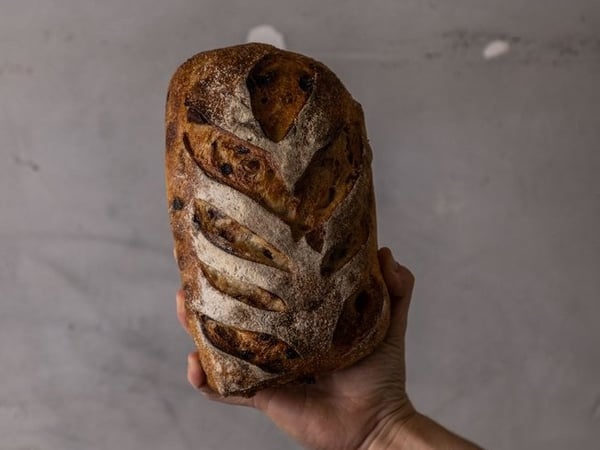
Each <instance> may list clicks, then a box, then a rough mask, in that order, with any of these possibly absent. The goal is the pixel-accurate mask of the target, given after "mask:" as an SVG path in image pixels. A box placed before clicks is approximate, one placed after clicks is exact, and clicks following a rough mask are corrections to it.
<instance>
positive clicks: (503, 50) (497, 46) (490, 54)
mask: <svg viewBox="0 0 600 450" xmlns="http://www.w3.org/2000/svg"><path fill="white" fill-rule="evenodd" d="M509 51H510V44H509V43H508V42H507V41H502V40H496V41H492V42H490V43H489V44H488V45H486V46H485V48H484V49H483V57H484V59H488V60H489V59H496V58H499V57H500V56H503V55H506V54H507V53H508V52H509Z"/></svg>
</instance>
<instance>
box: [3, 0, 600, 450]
mask: <svg viewBox="0 0 600 450" xmlns="http://www.w3.org/2000/svg"><path fill="white" fill-rule="evenodd" d="M249 3H250V4H252V7H251V8H250V7H249V6H247V5H248V4H249ZM300 3H301V4H300ZM342 5H344V6H342ZM1 9H2V14H1V15H0V135H1V136H2V144H1V147H0V149H1V152H2V153H1V156H2V159H1V161H2V162H1V164H0V214H1V216H0V217H1V220H0V380H2V383H1V384H0V448H2V449H11V450H12V449H20V450H25V449H28V450H33V449H60V450H70V449H73V450H80V449H94V450H95V449H117V448H118V449H122V450H129V449H132V450H133V449H140V448H146V449H165V448H169V449H173V450H179V449H193V448H202V449H207V450H212V449H234V448H248V449H250V448H252V449H254V448H255V449H262V448H297V447H296V446H295V445H294V444H292V443H290V442H289V441H288V440H287V438H286V437H284V436H283V435H282V434H281V433H280V432H278V431H277V430H276V429H275V428H274V427H273V426H272V425H270V423H268V421H267V420H266V419H264V418H263V417H262V416H260V415H259V414H258V413H256V412H254V411H250V410H245V409H236V408H232V407H225V406H221V405H216V404H212V403H208V402H206V401H203V400H202V399H201V398H200V396H198V395H196V394H195V393H194V392H193V391H192V390H191V389H190V388H188V386H187V385H186V382H185V375H184V371H185V354H186V352H187V351H188V350H190V349H191V347H192V346H191V342H190V341H189V340H188V338H187V337H186V336H185V335H184V333H183V331H181V330H180V329H179V327H178V325H177V322H176V320H175V314H174V300H173V296H174V292H175V289H176V287H177V284H178V274H177V272H176V268H175V265H174V263H173V262H172V258H171V237H170V234H169V230H168V223H167V215H166V208H165V202H164V193H163V190H164V183H163V167H162V166H163V124H162V120H163V104H164V99H165V93H166V86H167V83H168V80H169V78H170V76H171V73H172V72H173V71H174V69H175V68H176V67H177V65H179V63H181V62H182V61H183V60H184V59H186V58H187V57H188V56H190V55H192V54H193V53H195V52H197V51H200V50H204V49H209V48H212V47H220V46H225V45H229V44H234V43H237V42H240V41H243V40H244V39H245V36H246V32H247V30H248V29H249V28H250V27H252V26H255V25H258V24H260V23H263V22H267V23H271V24H273V25H275V26H276V27H277V28H279V29H280V30H281V31H283V32H284V33H285V36H286V39H287V42H288V47H289V48H291V49H293V50H297V51H300V52H305V53H308V54H310V55H313V56H314V57H316V58H318V59H320V60H322V61H323V62H325V63H326V64H328V65H329V66H330V67H331V68H332V69H334V70H336V71H337V72H338V73H339V75H340V77H341V78H342V79H343V80H344V81H345V83H346V84H347V86H348V88H349V89H350V90H351V92H353V94H354V95H355V97H356V98H357V99H358V100H359V101H361V103H362V104H363V105H364V107H365V111H366V115H367V119H368V127H369V132H370V137H371V141H372V144H373V148H374V150H375V162H374V165H375V176H376V180H377V182H376V183H377V184H376V189H377V196H378V202H379V203H378V208H379V221H380V241H381V243H382V244H386V245H389V246H391V247H392V248H393V249H394V250H395V251H396V255H397V257H398V258H399V259H401V260H402V261H403V262H404V263H405V264H407V265H409V266H410V267H411V268H412V269H413V271H414V272H415V274H416V277H417V283H418V285H417V289H416V292H415V299H414V303H413V305H414V307H413V309H412V311H411V316H410V323H409V328H410V329H409V335H408V338H409V341H408V362H409V392H410V394H411V396H412V398H413V400H414V402H415V404H416V405H417V407H418V408H420V409H421V410H422V411H423V412H425V413H428V414H431V415H432V416H433V417H434V418H436V419H438V420H440V421H441V422H442V423H444V424H446V425H447V426H449V427H451V428H452V429H454V430H456V431H458V432H459V433H462V434H464V435H466V436H468V437H470V438H472V439H474V440H475V441H477V442H479V443H481V444H482V445H484V446H487V447H490V448H496V449H515V448H528V449H542V448H543V449H564V448H571V449H588V448H594V447H596V446H597V442H598V440H599V439H600V431H599V430H600V331H598V317H600V298H599V294H598V293H599V292H600V237H599V236H598V230H599V229H600V181H599V180H598V172H599V171H600V2H598V1H597V0H571V1H568V2H567V1H559V0H528V1H526V2H524V1H522V0H505V1H502V2H500V1H491V0H487V1H482V0H456V1H452V2H449V1H445V0H430V1H413V0H407V1H395V0H386V1H384V0H378V1H371V2H364V1H354V0H353V1H345V2H342V1H338V2H333V1H332V2H323V1H320V0H319V1H313V0H310V1H304V2H293V3H292V2H284V1H274V0H273V1H268V0H261V1H253V2H247V1H245V0H244V1H242V0H238V1H222V0H219V1H217V0H205V1H203V2H198V1H193V0H172V1H169V2H162V1H158V0H154V1H150V0H147V1H143V0H127V1H123V0H104V1H102V2H94V1H91V0H89V1H80V0H53V1H51V0H20V1H18V2H17V1H10V0H2V1H1ZM496 38H504V39H507V40H508V41H509V42H510V43H511V44H512V51H511V52H510V53H509V54H508V55H506V56H504V57H502V58H499V59H496V60H493V61H485V60H484V59H483V58H482V56H481V55H482V51H483V48H484V47H485V45H486V44H487V43H488V42H489V41H490V40H493V39H496ZM199 442H201V443H199Z"/></svg>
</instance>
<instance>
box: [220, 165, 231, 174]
mask: <svg viewBox="0 0 600 450" xmlns="http://www.w3.org/2000/svg"><path fill="white" fill-rule="evenodd" d="M220 170H221V173H222V174H223V175H225V176H228V175H231V174H232V173H233V167H231V164H229V163H223V164H221V167H220Z"/></svg>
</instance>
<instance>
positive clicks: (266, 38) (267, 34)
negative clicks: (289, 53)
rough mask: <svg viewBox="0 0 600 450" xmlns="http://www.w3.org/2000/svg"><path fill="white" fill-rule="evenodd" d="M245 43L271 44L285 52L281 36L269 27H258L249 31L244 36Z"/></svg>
mask: <svg viewBox="0 0 600 450" xmlns="http://www.w3.org/2000/svg"><path fill="white" fill-rule="evenodd" d="M246 42H262V43H263V44H271V45H274V46H275V47H279V48H280V49H282V50H285V40H284V39H283V34H281V33H280V32H279V31H277V30H276V29H275V28H274V27H273V26H271V25H258V26H256V27H254V28H252V29H250V31H248V35H247V36H246Z"/></svg>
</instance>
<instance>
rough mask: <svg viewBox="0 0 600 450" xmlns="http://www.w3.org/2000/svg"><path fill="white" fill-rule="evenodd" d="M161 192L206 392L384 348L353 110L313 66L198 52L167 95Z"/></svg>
mask: <svg viewBox="0 0 600 450" xmlns="http://www.w3.org/2000/svg"><path fill="white" fill-rule="evenodd" d="M166 147H167V151H166V184H167V198H168V204H169V214H170V220H171V228H172V231H173V236H174V239H175V247H176V253H177V259H178V261H177V262H178V265H179V269H180V272H181V279H182V284H183V288H184V290H185V295H186V310H187V316H188V321H189V326H190V329H191V330H192V333H193V336H194V340H195V343H196V345H197V347H198V351H199V354H200V358H201V362H202V365H203V368H204V370H205V372H206V374H207V380H208V384H209V386H210V387H211V388H213V389H214V390H215V391H217V392H218V393H220V394H221V395H244V396H249V395H253V394H254V393H255V392H256V391H258V390H260V389H263V388H266V387H270V386H275V385H280V384H284V383H289V382H298V381H302V380H304V379H307V378H311V377H314V376H315V375H317V374H319V373H322V372H326V371H331V370H336V369H340V368H342V367H346V366H348V365H351V364H353V363H354V362H356V361H358V360H359V359H361V358H363V357H364V356H366V355H367V354H369V353H370V352H371V351H372V350H373V349H374V348H375V347H376V346H377V345H378V344H379V342H380V341H381V340H382V339H383V336H384V335H385V332H386V331H387V328H388V324H389V298H388V294H387V290H386V288H385V284H384V282H383V278H382V276H381V272H380V268H379V264H378V260H377V232H376V230H377V227H376V220H375V201H374V195H373V180H372V174H371V158H372V154H371V149H370V147H369V144H368V140H367V136H366V131H365V124H364V119H363V113H362V109H361V107H360V105H359V104H358V103H357V102H356V101H355V100H354V99H353V98H352V97H351V95H350V94H349V93H348V92H347V91H346V89H345V88H344V86H343V85H342V83H341V82H340V80H339V79H338V78H337V77H336V76H335V75H334V74H333V73H332V72H331V71H330V70H329V69H328V68H327V67H325V66H324V65H323V64H321V63H319V62H317V61H315V60H313V59H310V58H308V57H306V56H303V55H300V54H296V53H292V52H287V51H284V50H280V49H277V48H275V47H272V46H269V45H265V44H246V45H240V46H236V47H229V48H224V49H219V50H213V51H209V52H204V53H200V54H198V55H196V56H194V57H193V58H191V59H190V60H188V61H187V62H185V63H184V64H183V65H182V66H181V67H180V68H179V69H178V70H177V72H176V73H175V75H174V76H173V79H172V81H171V84H170V87H169V93H168V96H167V112H166Z"/></svg>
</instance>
